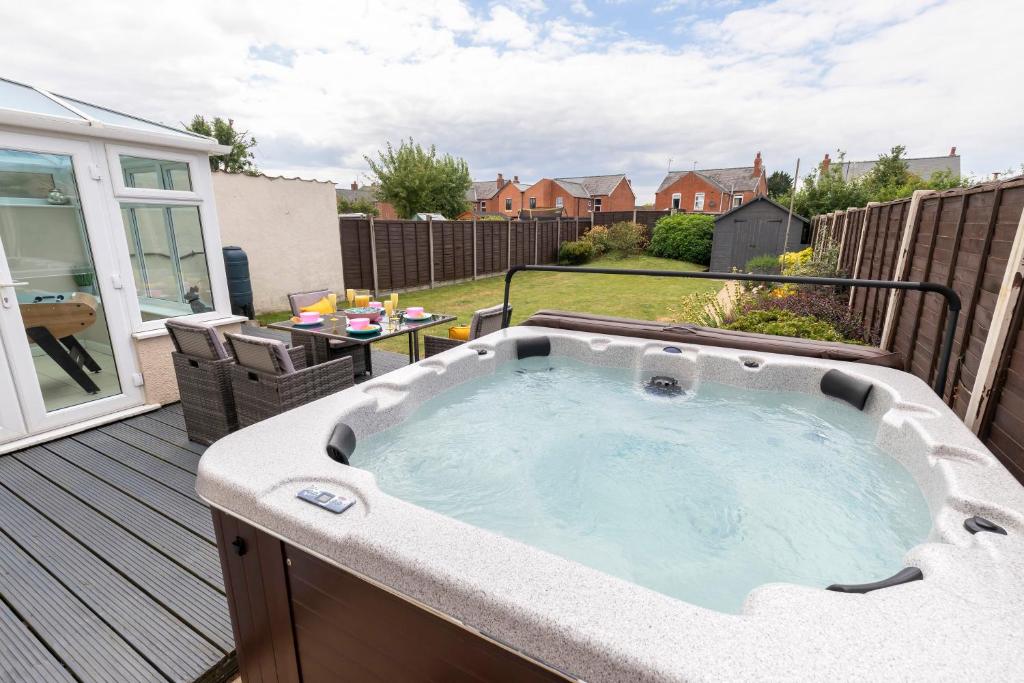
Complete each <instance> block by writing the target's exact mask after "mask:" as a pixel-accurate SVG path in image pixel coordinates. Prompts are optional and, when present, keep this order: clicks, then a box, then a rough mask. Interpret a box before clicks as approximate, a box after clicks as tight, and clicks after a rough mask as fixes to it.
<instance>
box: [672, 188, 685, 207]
mask: <svg viewBox="0 0 1024 683" xmlns="http://www.w3.org/2000/svg"><path fill="white" fill-rule="evenodd" d="M672 208H673V209H675V210H677V211H678V210H679V209H681V208H683V195H682V193H681V192H674V193H672Z"/></svg>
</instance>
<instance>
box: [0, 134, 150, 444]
mask: <svg viewBox="0 0 1024 683" xmlns="http://www.w3.org/2000/svg"><path fill="white" fill-rule="evenodd" d="M105 171H106V164H105V163H104V159H102V157H101V156H99V157H98V155H97V153H96V151H95V148H94V147H93V146H91V145H89V144H88V143H85V142H82V141H78V140H72V139H64V138H58V137H42V136H36V135H23V134H20V133H11V132H3V131H0V284H2V285H5V286H3V287H0V303H2V305H0V347H2V348H0V355H2V357H0V392H3V394H4V396H3V397H2V398H0V442H2V441H9V440H11V439H13V438H17V437H18V436H22V435H25V434H38V433H43V432H46V431H49V430H52V429H57V428H59V427H64V426H67V425H71V424H75V423H78V422H83V421H85V420H90V419H93V418H97V417H100V416H102V415H105V414H109V413H113V412H117V411H120V410H123V409H125V408H129V407H132V406H136V405H141V403H142V402H143V396H142V392H141V390H140V389H139V387H137V386H136V382H135V379H136V378H137V377H138V370H137V366H136V360H135V354H134V350H133V348H132V343H131V332H132V326H131V324H130V320H129V317H128V307H127V302H126V298H127V296H126V294H127V292H126V290H125V289H124V288H123V280H124V277H123V276H122V275H121V274H120V266H119V263H120V262H119V260H118V258H117V256H116V254H118V253H120V251H121V250H120V249H119V248H118V246H119V245H117V242H116V240H117V238H118V237H122V239H123V228H122V227H121V226H120V225H118V226H114V225H111V223H110V219H109V216H110V212H109V211H108V210H107V209H108V208H109V207H107V204H109V203H112V202H113V201H114V197H113V191H112V188H111V186H110V181H109V178H107V177H105V176H106V174H105ZM128 277H129V278H130V277H131V275H130V274H129V275H128ZM12 399H13V400H12Z"/></svg>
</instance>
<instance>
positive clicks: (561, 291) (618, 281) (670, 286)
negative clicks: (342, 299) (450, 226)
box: [256, 255, 722, 353]
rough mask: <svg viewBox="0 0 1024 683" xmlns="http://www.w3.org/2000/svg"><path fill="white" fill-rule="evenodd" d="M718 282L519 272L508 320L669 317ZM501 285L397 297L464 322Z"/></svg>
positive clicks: (625, 262) (494, 300)
mask: <svg viewBox="0 0 1024 683" xmlns="http://www.w3.org/2000/svg"><path fill="white" fill-rule="evenodd" d="M588 265H589V266H592V267H605V268H629V269H647V270H703V269H704V268H703V267H702V266H698V265H695V264H693V263H685V262H683V261H674V260H672V259H663V258H657V257H654V256H646V255H645V256H640V257H638V258H627V259H618V260H616V259H610V258H602V259H597V260H595V261H593V262H592V263H590V264H588ZM721 286H722V283H721V282H719V281H718V280H684V279H680V278H639V277H628V276H623V275H581V274H573V273H519V274H518V275H516V276H515V279H514V280H513V281H512V296H511V303H512V324H516V323H518V322H520V321H522V320H525V319H526V318H528V317H530V316H531V315H533V314H534V313H536V312H537V311H538V310H540V309H542V308H555V309H561V310H568V311H580V312H585V313H602V314H606V315H616V316H622V317H625V318H639V319H641V320H673V319H674V318H673V311H672V309H673V308H674V307H675V306H677V305H678V304H679V302H680V300H681V299H682V298H683V296H685V295H687V294H691V293H695V292H713V291H716V290H718V289H719V288H721ZM504 288H505V277H504V275H497V276H494V277H488V278H484V279H480V280H476V281H475V282H462V283H459V284H455V285H444V286H440V287H436V288H434V289H424V290H421V291H418V292H407V293H402V294H400V295H399V306H400V307H403V308H404V307H405V306H410V305H411V306H423V307H424V308H425V309H426V310H427V311H429V312H431V313H435V312H437V313H450V314H452V315H457V316H458V317H459V320H458V324H468V323H469V319H470V318H471V317H472V316H473V311H476V310H478V309H481V308H487V307H488V306H493V305H495V304H500V303H501V300H502V296H503V294H504ZM382 294H383V293H382ZM290 315H291V314H290V313H289V312H288V311H280V312H275V313H263V314H260V315H258V316H256V317H257V319H258V320H259V321H260V322H261V323H262V324H264V325H266V324H267V323H271V322H276V321H279V320H284V319H286V318H288V317H289V316H290ZM452 324H456V323H452ZM447 328H448V325H439V326H437V327H435V328H430V329H429V330H427V331H426V332H425V333H426V334H435V335H438V336H447V334H448V329H447ZM422 334H423V333H421V336H422ZM374 348H377V349H387V350H388V351H396V352H398V353H407V352H408V343H407V341H406V338H405V337H404V336H403V337H395V338H393V339H386V340H384V341H381V342H379V343H377V344H374Z"/></svg>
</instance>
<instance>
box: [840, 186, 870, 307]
mask: <svg viewBox="0 0 1024 683" xmlns="http://www.w3.org/2000/svg"><path fill="white" fill-rule="evenodd" d="M876 206H878V202H868V205H867V206H865V207H864V218H862V219H861V226H860V239H859V240H857V255H856V256H854V257H853V275H851V276H850V277H851V278H852V279H854V280H856V279H857V278H858V277H859V276H860V262H861V259H862V258H863V256H864V238H866V237H867V236H868V221H869V220H870V218H871V212H872V211H874V208H875V207H876ZM856 291H857V288H856V287H850V300H849V302H847V304H846V305H847V306H848V307H850V306H853V293H854V292H856Z"/></svg>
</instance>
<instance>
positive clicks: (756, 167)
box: [753, 152, 761, 178]
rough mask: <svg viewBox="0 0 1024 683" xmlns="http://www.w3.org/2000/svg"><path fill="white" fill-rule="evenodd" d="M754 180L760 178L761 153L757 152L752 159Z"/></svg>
mask: <svg viewBox="0 0 1024 683" xmlns="http://www.w3.org/2000/svg"><path fill="white" fill-rule="evenodd" d="M753 177H754V178H760V177H761V153H760V152H758V153H757V156H756V157H754V176H753Z"/></svg>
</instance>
